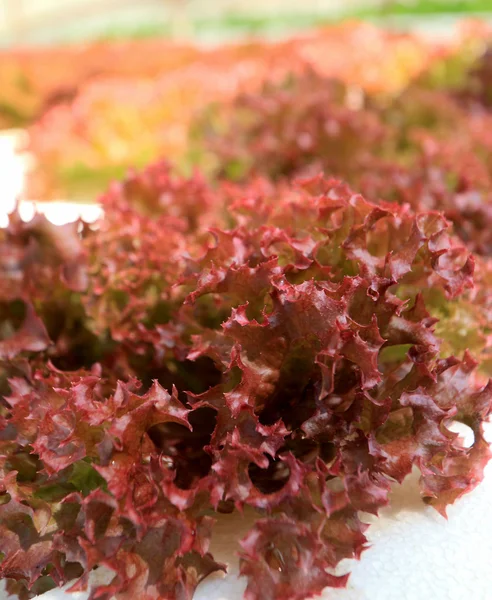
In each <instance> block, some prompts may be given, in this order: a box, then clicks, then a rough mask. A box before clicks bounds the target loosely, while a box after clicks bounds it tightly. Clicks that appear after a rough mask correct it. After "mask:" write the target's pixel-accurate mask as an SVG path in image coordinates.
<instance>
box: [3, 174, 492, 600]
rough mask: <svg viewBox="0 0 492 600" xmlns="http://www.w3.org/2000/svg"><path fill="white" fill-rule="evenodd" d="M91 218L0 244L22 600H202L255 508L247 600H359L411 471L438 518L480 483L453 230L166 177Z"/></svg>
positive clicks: (361, 206)
mask: <svg viewBox="0 0 492 600" xmlns="http://www.w3.org/2000/svg"><path fill="white" fill-rule="evenodd" d="M101 202H102V204H103V207H104V217H102V218H101V220H100V221H99V222H97V223H96V224H93V225H88V224H85V223H82V222H79V223H75V224H71V225H67V226H64V227H55V226H54V225H51V224H50V223H48V222H47V221H46V220H44V219H43V218H42V217H40V216H36V217H35V218H34V219H33V220H32V221H31V222H30V223H23V222H22V221H21V220H20V219H19V217H18V216H17V215H15V214H14V215H12V216H11V220H10V225H9V227H8V228H7V229H6V230H3V231H1V237H0V277H1V280H2V285H1V297H0V307H1V311H0V331H1V341H0V385H1V387H2V399H1V401H0V472H1V475H0V553H1V554H0V557H1V558H0V576H1V577H2V578H5V579H6V580H7V585H8V589H9V591H11V592H13V593H15V594H17V595H18V597H19V598H21V599H24V598H31V597H33V596H34V595H35V594H36V593H40V592H41V591H44V590H46V589H49V588H50V587H53V586H57V585H61V584H63V583H65V582H67V581H70V580H73V579H75V583H74V584H73V585H72V587H71V588H70V589H71V590H72V591H75V590H81V589H84V588H85V587H86V586H87V584H88V577H89V574H90V572H91V570H92V569H93V568H94V567H95V566H98V565H99V566H100V565H105V566H106V567H108V568H109V569H110V570H111V571H112V572H113V573H114V577H113V579H112V580H111V581H110V583H108V584H107V585H104V586H99V587H96V588H93V589H92V590H91V596H90V597H91V599H93V600H95V599H96V598H97V599H98V600H101V599H106V600H110V598H113V597H115V598H117V600H125V599H127V598H139V599H141V600H157V599H159V598H166V599H170V600H171V599H172V600H181V599H184V598H192V596H193V592H194V590H195V588H196V586H197V585H198V583H199V582H200V581H201V580H202V579H203V578H204V577H206V576H207V575H209V574H210V573H212V572H214V571H218V570H225V568H226V567H225V565H222V564H219V563H218V562H217V561H216V560H215V559H214V557H213V556H212V554H211V553H210V551H209V544H210V539H211V536H212V535H213V527H214V522H215V520H216V518H217V516H218V514H219V513H228V512H232V511H235V510H238V511H242V510H243V509H245V508H246V507H249V508H250V509H251V510H253V511H255V512H256V514H257V521H256V523H255V525H254V526H253V527H252V529H251V531H250V532H249V533H248V534H247V536H246V537H245V538H244V539H243V540H242V541H241V542H240V557H241V573H242V575H243V576H245V577H247V578H248V586H247V590H246V596H245V597H246V598H247V599H248V600H256V599H257V600H260V599H261V600H274V599H277V598H282V599H301V598H307V597H309V596H311V595H313V594H315V593H317V592H320V591H321V590H322V589H323V588H324V587H326V586H334V587H337V586H343V585H344V584H345V583H346V580H347V577H346V576H343V577H339V576H335V575H334V574H333V569H334V568H335V567H336V565H337V564H338V563H339V562H340V560H342V559H343V558H347V557H358V556H359V555H360V554H361V552H362V551H363V550H364V548H365V547H366V537H365V530H366V528H367V525H366V524H364V523H363V521H362V520H361V512H370V513H374V514H376V513H377V512H378V510H379V509H380V507H382V506H384V505H386V504H387V502H388V492H389V490H390V486H391V483H392V482H395V481H396V482H401V481H402V480H403V479H404V478H405V477H406V476H407V475H408V474H409V473H410V471H411V470H412V468H413V467H417V468H418V469H419V470H420V473H421V479H420V487H421V493H422V497H423V499H424V501H425V502H427V503H428V504H431V505H432V506H434V507H435V508H436V509H437V510H438V511H440V512H441V513H442V514H445V510H446V506H447V505H448V504H450V503H452V502H454V501H455V500H456V499H457V498H459V497H460V496H461V495H463V494H464V493H466V492H467V491H469V490H471V489H472V488H473V487H474V486H475V485H476V484H477V483H478V482H479V481H480V479H481V477H482V474H483V468H484V466H485V464H486V462H487V460H488V458H489V455H490V450H489V448H488V446H487V444H486V442H485V441H484V439H483V433H482V424H483V422H484V420H485V419H486V418H487V416H488V415H489V414H490V412H491V408H492V388H491V386H490V384H489V383H487V382H484V381H483V379H482V378H481V377H478V376H477V374H476V373H477V371H476V366H477V362H476V361H475V360H474V358H472V356H471V355H470V354H469V353H468V352H464V353H463V352H460V355H459V356H453V354H452V352H453V344H452V343H451V341H450V340H449V339H447V340H443V338H442V337H441V336H440V335H438V329H439V327H441V328H444V329H445V328H446V318H447V316H446V315H450V314H451V308H452V307H453V306H455V303H456V302H458V301H460V299H466V298H468V297H469V296H468V295H469V294H470V293H472V285H473V273H474V263H475V261H474V258H473V256H472V255H471V254H470V252H469V250H468V249H466V248H465V247H464V246H463V245H462V244H461V243H460V242H458V241H457V240H456V238H454V237H453V236H452V235H451V234H450V228H449V223H448V221H447V220H446V219H445V218H444V216H443V215H442V214H441V213H439V212H432V211H430V212H429V211H415V210H413V209H412V208H411V207H410V206H408V205H398V204H388V203H379V204H373V203H371V202H369V201H367V200H366V199H364V197H362V196H361V195H360V194H358V193H356V192H354V191H352V190H351V189H350V188H349V187H348V186H347V185H346V184H344V183H342V182H341V181H339V180H337V179H331V178H325V177H322V176H314V177H310V178H307V179H304V180H302V181H283V182H279V183H273V182H271V181H269V180H264V179H254V180H251V181H250V182H249V183H245V184H232V183H227V182H219V183H217V185H215V186H214V187H212V186H210V185H209V184H207V183H206V181H205V180H204V179H203V178H202V177H201V176H200V175H198V174H195V175H193V176H192V177H190V178H188V179H186V178H181V177H178V176H176V175H174V174H173V172H172V170H171V169H170V167H169V166H168V165H167V164H165V163H158V164H155V165H153V166H151V167H149V168H148V169H146V170H144V171H142V172H134V173H132V174H130V175H129V176H128V177H127V179H126V180H124V181H123V182H122V183H120V184H114V185H113V186H112V187H111V188H110V189H109V191H108V192H107V193H106V194H105V195H104V196H103V197H102V198H101ZM429 306H433V307H436V306H438V307H439V309H440V310H441V312H442V319H441V321H440V322H439V323H438V322H437V319H436V318H435V317H434V316H432V315H431V314H430V312H429V308H428V307H429ZM450 322H452V319H451V320H450ZM448 349H449V350H450V351H449V352H448V353H447V352H446V351H447V350H448ZM453 421H459V422H461V423H465V424H466V425H468V426H469V427H470V428H471V429H472V430H473V433H474V442H473V444H472V445H471V446H470V447H469V448H464V447H463V446H462V444H461V442H460V440H459V438H458V436H457V434H455V433H453V432H452V431H451V430H450V428H449V427H450V424H451V423H452V422H453Z"/></svg>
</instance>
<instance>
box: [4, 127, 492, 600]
mask: <svg viewBox="0 0 492 600" xmlns="http://www.w3.org/2000/svg"><path fill="white" fill-rule="evenodd" d="M9 144H10V145H9ZM13 146H15V144H13V143H12V139H10V142H5V137H4V138H3V139H2V138H0V165H1V167H0V168H1V171H0V176H1V177H0V185H1V186H2V192H3V199H2V200H1V204H0V223H1V222H2V218H3V219H5V218H6V215H7V214H8V212H9V211H10V210H11V209H12V208H13V206H14V204H15V197H16V195H17V194H19V193H20V192H21V191H22V173H23V168H24V167H23V166H22V165H19V159H16V158H15V155H14V154H13V150H12V148H13ZM9 148H10V150H8V149H9ZM23 164H24V166H25V161H24V163H23ZM5 190H7V194H5ZM9 193H10V196H9ZM21 208H22V210H23V211H24V214H25V216H26V218H28V217H29V211H31V210H32V203H29V202H24V203H22V205H21ZM40 208H41V209H42V210H43V211H44V212H45V213H47V216H48V217H49V218H50V219H52V220H53V221H54V222H57V223H61V222H66V221H71V220H74V219H76V218H77V217H78V216H84V218H90V219H93V218H96V217H97V214H98V212H99V210H100V209H99V208H98V207H96V206H93V205H92V206H91V205H80V204H70V203H67V202H58V203H54V204H52V205H45V206H40ZM491 429H492V427H489V431H490V430H491ZM489 437H492V431H490V435H489ZM491 507H492V464H491V465H489V466H488V468H487V470H486V477H485V479H484V481H483V483H482V484H481V485H480V486H479V487H478V488H477V489H476V490H474V491H473V492H472V493H471V494H469V495H467V496H465V497H464V498H463V499H461V500H460V501H459V502H457V504H456V505H455V506H452V507H450V508H449V510H448V514H449V520H448V521H446V520H445V519H443V518H442V517H441V516H439V515H438V514H437V512H435V511H434V510H433V509H431V508H429V507H426V506H424V505H423V503H422V502H421V500H420V497H419V494H418V488H417V481H416V478H415V477H412V478H409V479H408V480H407V481H406V482H405V483H404V485H403V486H396V487H395V489H394V491H393V494H392V498H391V503H390V507H388V508H386V509H384V510H382V511H381V516H380V518H373V517H369V518H370V520H371V523H372V525H371V527H370V528H369V531H368V537H369V540H370V542H371V543H372V547H371V548H370V549H369V550H367V551H366V552H365V553H363V555H362V558H361V560H360V561H359V562H356V561H345V564H343V565H341V572H345V571H348V570H351V572H352V575H351V577H350V580H349V584H348V587H347V588H346V589H344V590H326V591H325V593H324V594H323V598H326V599H327V600H328V599H330V600H395V599H397V598H398V599H399V600H466V599H468V598H469V599H470V600H492V587H491V585H490V582H491V578H492V510H491ZM251 523H252V520H251V518H250V519H247V518H244V519H243V518H241V517H239V516H237V515H227V516H222V517H221V519H220V521H219V522H218V524H217V526H216V530H215V532H214V540H213V543H212V552H213V553H214V555H215V557H216V559H217V560H219V561H221V562H225V563H229V564H230V574H229V575H228V576H226V577H221V576H215V577H214V576H212V577H210V578H208V579H207V580H206V581H204V582H203V583H202V584H201V585H200V587H199V588H198V590H197V592H196V595H195V600H239V599H240V598H242V594H243V591H244V588H245V581H244V580H239V579H238V578H237V572H238V565H237V560H236V559H235V558H234V555H235V552H236V550H237V541H238V539H240V538H241V537H243V536H244V535H245V534H246V532H247V531H248V528H249V527H250V525H251ZM344 570H345V571H344ZM107 576H108V574H107V573H104V572H103V571H101V572H99V573H97V574H96V575H95V577H96V578H98V579H104V577H107ZM87 597H88V593H77V594H72V595H69V594H66V593H64V592H63V590H55V591H52V592H49V593H47V594H44V595H43V596H42V597H40V598H42V599H43V600H86V599H87ZM6 598H7V596H6V594H5V592H2V591H1V589H0V600H6ZM135 600H138V599H135Z"/></svg>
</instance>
